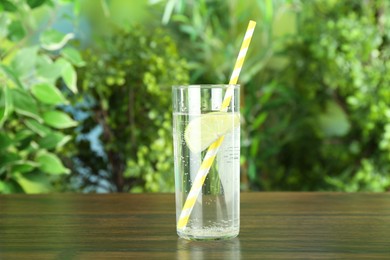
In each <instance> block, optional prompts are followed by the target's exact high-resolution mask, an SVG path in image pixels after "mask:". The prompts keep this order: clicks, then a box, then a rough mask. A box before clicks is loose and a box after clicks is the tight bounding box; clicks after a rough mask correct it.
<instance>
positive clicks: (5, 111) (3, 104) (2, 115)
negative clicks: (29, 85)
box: [0, 86, 13, 128]
mask: <svg viewBox="0 0 390 260" xmlns="http://www.w3.org/2000/svg"><path fill="white" fill-rule="evenodd" d="M0 109H1V110H0V128H1V127H2V126H3V124H4V122H5V120H7V118H8V116H9V115H10V114H11V113H12V110H13V102H12V96H11V94H10V91H9V88H8V87H7V86H4V87H3V95H1V97H0Z"/></svg>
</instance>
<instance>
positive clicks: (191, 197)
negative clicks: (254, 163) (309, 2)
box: [177, 21, 256, 229]
mask: <svg viewBox="0 0 390 260" xmlns="http://www.w3.org/2000/svg"><path fill="white" fill-rule="evenodd" d="M255 26H256V22H254V21H249V25H248V28H247V30H246V33H245V37H244V40H243V42H242V45H241V49H240V52H239V54H238V57H237V61H236V64H235V66H234V70H233V73H232V76H231V77H230V81H229V85H230V86H229V87H228V89H227V90H226V93H225V97H224V99H223V101H222V105H221V109H220V111H222V112H226V111H227V108H228V106H229V104H230V101H231V99H232V96H233V93H234V86H233V85H234V84H236V83H237V80H238V76H239V75H240V71H241V68H242V65H243V63H244V59H245V55H246V52H247V51H248V47H249V44H250V42H251V39H252V35H253V31H254V29H255ZM223 140H224V136H221V137H219V138H218V139H217V140H216V141H215V142H214V143H212V144H211V145H210V147H209V149H208V150H207V153H206V155H205V157H204V159H203V162H202V164H201V165H200V168H199V170H198V173H197V174H196V177H195V180H194V182H193V185H192V187H191V190H190V193H189V194H188V196H187V199H186V202H185V203H184V206H183V209H182V211H181V213H180V217H179V221H178V222H177V228H178V229H184V228H185V227H186V225H187V222H188V219H189V218H190V215H191V211H192V209H193V208H194V205H195V202H196V199H197V197H198V196H199V193H200V191H201V189H202V186H203V183H204V181H205V180H206V177H207V174H208V173H209V170H210V168H211V165H212V164H213V162H214V159H215V157H216V156H217V153H218V150H219V147H220V146H221V144H222V142H223Z"/></svg>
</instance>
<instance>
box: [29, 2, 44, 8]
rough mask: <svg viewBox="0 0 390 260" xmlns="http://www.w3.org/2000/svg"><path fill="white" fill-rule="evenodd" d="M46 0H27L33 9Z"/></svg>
mask: <svg viewBox="0 0 390 260" xmlns="http://www.w3.org/2000/svg"><path fill="white" fill-rule="evenodd" d="M45 2H46V0H27V4H28V6H30V8H31V9H33V8H37V7H39V6H41V5H43V4H44V3H45Z"/></svg>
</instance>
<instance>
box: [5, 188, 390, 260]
mask: <svg viewBox="0 0 390 260" xmlns="http://www.w3.org/2000/svg"><path fill="white" fill-rule="evenodd" d="M309 258H310V259H335V258H337V259H340V258H343V259H390V194H389V193H371V194H369V193H355V194H346V193H242V194H241V232H240V235H239V237H237V238H235V239H233V240H228V241H211V242H196V241H186V240H183V239H179V238H178V237H177V235H176V230H175V206H174V195H173V194H137V195H136V194H107V195H96V194H88V195H83V194H53V195H34V196H31V195H30V196H27V195H2V196H0V259H309Z"/></svg>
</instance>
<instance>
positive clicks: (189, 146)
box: [172, 85, 240, 240]
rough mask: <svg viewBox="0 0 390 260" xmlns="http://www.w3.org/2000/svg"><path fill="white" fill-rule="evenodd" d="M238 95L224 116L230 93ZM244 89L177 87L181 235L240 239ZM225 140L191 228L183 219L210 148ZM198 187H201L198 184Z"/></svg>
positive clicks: (198, 200) (175, 121)
mask: <svg viewBox="0 0 390 260" xmlns="http://www.w3.org/2000/svg"><path fill="white" fill-rule="evenodd" d="M228 89H229V91H230V92H229V93H232V98H231V101H230V103H229V106H228V107H227V110H226V109H225V111H222V112H221V106H222V103H223V100H224V96H225V93H226V91H228ZM239 98H240V88H239V85H190V86H174V87H173V88H172V101H173V143H174V164H175V195H176V224H177V233H178V235H179V236H180V237H182V238H186V239H192V240H208V239H209V240H217V239H229V238H233V237H236V236H237V235H238V233H239V226H240V205H239V203H240V112H239V108H240V105H239ZM220 136H224V138H223V142H222V144H221V145H220V146H219V149H218V152H217V154H216V157H215V160H214V161H213V163H212V165H211V167H210V170H209V172H208V174H207V176H206V178H205V179H204V183H203V185H202V186H199V187H200V191H199V193H198V195H197V196H196V197H195V199H196V201H195V200H193V201H194V203H193V207H192V208H191V209H192V210H190V214H189V218H188V221H186V225H185V226H184V227H182V228H179V225H178V223H179V220H180V218H181V213H182V209H183V206H184V204H185V202H186V199H187V197H188V195H189V193H190V191H191V188H192V186H193V184H194V181H195V177H196V176H197V174H198V173H199V170H200V166H201V164H202V161H203V159H204V157H205V155H206V152H207V150H208V147H209V145H210V144H211V143H213V142H214V141H216V140H217V139H218V138H219V137H220ZM195 187H196V185H195Z"/></svg>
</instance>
